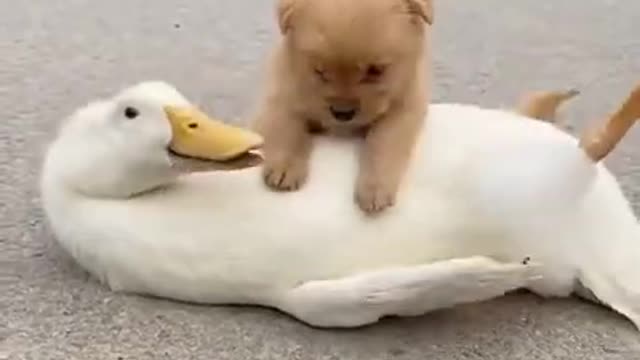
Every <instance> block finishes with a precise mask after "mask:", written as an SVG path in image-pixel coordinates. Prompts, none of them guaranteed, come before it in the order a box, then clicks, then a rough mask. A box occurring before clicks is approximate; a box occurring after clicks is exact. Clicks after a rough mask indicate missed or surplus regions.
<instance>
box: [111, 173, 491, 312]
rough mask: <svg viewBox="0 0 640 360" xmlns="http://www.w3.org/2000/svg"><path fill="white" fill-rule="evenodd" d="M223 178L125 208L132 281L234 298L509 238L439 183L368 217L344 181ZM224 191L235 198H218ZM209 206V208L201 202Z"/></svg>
mask: <svg viewBox="0 0 640 360" xmlns="http://www.w3.org/2000/svg"><path fill="white" fill-rule="evenodd" d="M216 175H217V177H216ZM219 175H220V174H211V175H200V176H196V177H193V178H191V179H189V180H188V181H187V183H184V184H183V186H182V187H181V188H177V189H174V190H173V191H172V192H171V195H169V194H168V193H167V194H164V195H163V199H164V200H166V203H167V204H171V205H170V207H169V206H164V207H162V208H160V207H157V206H156V205H157V204H155V202H154V201H153V200H152V198H148V199H147V200H146V201H143V202H136V203H131V204H129V205H128V209H129V210H128V213H127V214H126V215H125V214H124V213H123V214H122V221H123V226H125V225H124V223H125V221H126V219H125V217H128V218H138V217H139V218H140V219H143V220H142V221H140V222H138V223H137V224H136V226H135V227H133V226H132V227H131V229H130V230H129V231H130V234H129V235H128V236H130V237H131V239H132V240H133V241H132V244H130V245H128V246H127V248H126V249H123V251H122V253H120V254H118V255H117V256H118V257H123V258H126V260H123V261H122V263H123V264H122V266H123V267H124V266H126V267H127V268H128V271H129V272H130V273H129V274H127V275H126V276H125V275H123V276H122V278H124V279H126V280H125V281H127V282H129V283H131V285H129V286H130V287H141V286H143V284H144V286H154V287H156V288H154V289H153V292H158V291H160V290H161V289H158V288H157V287H158V286H160V287H164V286H165V285H166V284H169V285H170V286H166V291H171V292H172V293H174V294H176V295H180V296H188V295H187V294H194V295H192V296H190V297H191V298H197V299H206V300H207V301H215V302H224V301H229V302H237V301H242V299H248V300H253V299H255V297H256V296H263V295H264V294H266V293H269V292H270V291H276V292H277V291H280V290H283V289H289V288H291V287H293V286H296V285H299V284H300V283H303V282H307V281H313V280H322V279H330V278H339V277H343V276H348V275H351V274H354V273H357V272H362V271H367V270H374V269H381V268H384V267H390V266H402V265H413V264H425V263H429V262H432V261H435V260H438V259H445V258H452V257H464V256H471V255H478V254H487V255H495V256H500V255H502V254H500V253H496V251H497V250H499V249H501V248H502V246H501V245H499V243H500V242H502V241H504V238H502V237H501V236H500V234H498V233H497V232H495V231H493V229H492V228H491V227H490V226H487V223H486V222H484V221H482V219H481V218H480V217H479V214H478V213H477V212H475V211H473V209H471V208H469V207H468V206H467V205H466V202H465V201H463V200H464V199H461V198H460V199H458V198H456V197H454V196H452V195H451V194H449V195H448V196H446V198H445V197H443V196H442V195H441V194H442V192H441V190H440V189H436V188H433V187H426V186H425V187H422V188H420V189H414V190H412V192H411V195H412V196H411V197H405V198H403V199H402V205H401V206H397V207H394V208H391V209H388V212H387V213H386V214H384V215H383V216H381V217H379V218H376V219H371V218H367V217H366V216H365V215H363V214H362V213H361V211H360V210H359V209H358V207H357V206H356V205H355V204H354V203H353V202H352V201H351V199H352V198H351V197H350V196H349V195H350V194H351V193H350V192H349V190H350V189H348V188H347V189H344V191H338V190H336V189H333V190H330V188H329V187H327V185H326V184H325V185H321V184H320V183H315V182H310V183H309V184H308V187H305V188H303V189H301V190H300V191H299V192H296V193H292V194H281V193H272V192H269V191H265V190H264V188H263V187H262V184H261V183H259V182H260V181H261V180H260V177H259V174H258V173H257V170H256V173H255V174H252V175H249V174H244V175H242V176H238V177H237V178H234V176H232V175H229V176H225V177H224V178H222V177H220V176H219ZM249 179H255V182H254V181H253V180H249ZM236 186H237V187H238V189H237V190H238V191H235V190H234V189H235V187H236ZM317 186H321V187H322V188H323V189H326V190H320V189H319V188H318V187H317ZM220 189H226V191H228V192H230V193H233V194H234V196H233V197H225V196H222V194H223V192H221V191H220ZM240 189H242V191H240ZM164 200H163V201H164ZM203 203H208V204H210V207H207V208H206V210H203V208H202V207H201V206H196V204H203ZM136 214H139V215H136ZM152 234H156V236H155V237H154V236H153V235H152ZM143 239H144V240H143ZM135 247H137V249H134V248H135ZM133 256H135V257H139V259H134V258H133ZM126 264H130V265H128V266H127V265H126ZM140 264H144V266H143V267H142V266H140ZM156 278H157V279H162V282H159V281H157V280H155V279H156ZM134 282H135V283H134ZM207 285H208V287H207ZM248 300H247V301H248Z"/></svg>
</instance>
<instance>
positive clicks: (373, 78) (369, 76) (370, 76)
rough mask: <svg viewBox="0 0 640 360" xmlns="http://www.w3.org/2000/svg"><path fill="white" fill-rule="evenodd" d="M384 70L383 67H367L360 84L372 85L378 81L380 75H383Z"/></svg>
mask: <svg viewBox="0 0 640 360" xmlns="http://www.w3.org/2000/svg"><path fill="white" fill-rule="evenodd" d="M385 70H386V68H385V66H383V65H369V66H368V67H367V70H366V71H365V74H364V78H363V79H362V82H365V83H372V82H377V81H378V80H380V78H381V77H382V75H384V71H385Z"/></svg>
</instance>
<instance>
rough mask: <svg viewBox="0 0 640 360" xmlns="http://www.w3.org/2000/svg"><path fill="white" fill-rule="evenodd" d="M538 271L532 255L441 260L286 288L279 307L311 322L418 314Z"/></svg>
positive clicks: (517, 283)
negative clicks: (514, 260)
mask: <svg viewBox="0 0 640 360" xmlns="http://www.w3.org/2000/svg"><path fill="white" fill-rule="evenodd" d="M540 270H541V267H540V266H539V265H537V264H534V263H531V262H530V261H528V260H527V261H523V262H522V263H501V262H498V261H495V260H493V259H490V258H487V257H481V256H478V257H470V258H460V259H451V260H443V261H439V262H435V263H431V264H427V265H416V266H405V267H397V268H390V269H385V270H379V271H372V272H364V273H361V274H358V275H354V276H350V277H345V278H340V279H335V280H323V281H312V282H307V283H304V284H302V285H300V286H298V287H297V288H294V289H292V290H291V292H290V293H287V295H286V296H285V299H284V301H283V303H282V304H280V306H279V308H280V309H281V310H283V311H285V312H287V313H289V314H291V315H293V316H294V317H296V318H298V319H299V320H301V321H303V322H305V323H307V324H310V325H312V326H318V327H357V326H363V325H367V324H371V323H374V322H376V321H378V320H379V319H380V318H382V317H385V316H418V315H422V314H425V313H427V312H429V311H433V310H437V309H442V308H449V307H453V306H456V305H459V304H464V303H471V302H478V301H485V300H490V299H493V298H496V297H499V296H502V295H504V294H505V293H506V292H509V291H512V290H516V289H519V288H523V287H526V286H527V285H528V284H529V283H530V282H532V281H535V280H539V279H540V275H539V274H540Z"/></svg>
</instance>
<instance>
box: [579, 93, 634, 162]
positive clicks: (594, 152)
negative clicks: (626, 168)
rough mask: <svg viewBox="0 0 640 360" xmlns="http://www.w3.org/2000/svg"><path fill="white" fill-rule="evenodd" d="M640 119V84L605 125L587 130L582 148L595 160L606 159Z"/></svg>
mask: <svg viewBox="0 0 640 360" xmlns="http://www.w3.org/2000/svg"><path fill="white" fill-rule="evenodd" d="M638 119H640V84H639V85H637V86H636V87H635V88H634V89H633V91H632V92H631V94H630V95H629V96H628V97H627V99H626V100H625V102H624V103H622V105H621V106H620V107H619V108H618V109H617V110H616V111H615V112H614V113H612V114H611V115H610V116H609V118H608V119H607V121H606V122H605V124H604V126H603V127H598V128H592V129H589V130H587V131H586V132H585V133H584V134H583V135H582V137H581V138H580V148H582V149H583V150H584V152H585V153H586V154H587V156H588V157H589V158H590V159H591V160H593V162H599V161H600V160H602V159H604V158H605V157H606V156H607V155H608V154H609V153H610V152H611V151H612V150H613V149H614V148H615V147H616V145H618V143H619V142H620V141H621V140H622V138H623V137H624V136H625V134H626V133H627V132H628V131H629V129H630V128H631V126H632V125H633V124H634V123H635V122H636V120H638Z"/></svg>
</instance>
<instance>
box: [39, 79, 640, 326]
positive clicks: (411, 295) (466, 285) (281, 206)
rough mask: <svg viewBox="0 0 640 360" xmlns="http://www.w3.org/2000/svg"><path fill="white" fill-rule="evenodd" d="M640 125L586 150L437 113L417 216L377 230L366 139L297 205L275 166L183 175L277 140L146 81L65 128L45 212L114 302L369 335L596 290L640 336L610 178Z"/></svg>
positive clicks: (636, 276) (508, 122)
mask: <svg viewBox="0 0 640 360" xmlns="http://www.w3.org/2000/svg"><path fill="white" fill-rule="evenodd" d="M639 115H640V90H636V91H635V92H634V94H633V95H632V96H631V97H630V99H629V101H628V102H627V103H626V104H625V105H624V106H623V109H622V110H621V112H619V113H617V114H616V115H614V116H612V117H611V119H610V121H609V122H608V123H607V124H608V127H607V128H605V130H604V131H603V132H602V133H599V134H597V135H598V136H596V137H592V136H589V137H585V138H584V141H582V142H579V141H578V140H577V139H575V138H574V137H572V136H570V135H568V134H566V133H564V132H562V131H560V130H558V129H556V128H555V127H554V126H553V125H552V124H550V123H546V122H540V121H531V119H530V118H528V117H525V116H522V115H518V114H516V113H514V112H510V111H502V110H491V109H483V108H480V107H476V106H472V105H461V104H435V105H433V106H432V107H431V110H430V115H429V121H428V122H427V124H428V125H427V127H426V129H425V131H424V133H423V134H422V137H423V139H422V140H421V142H420V143H419V145H418V148H417V151H416V154H415V158H414V162H413V164H412V170H411V172H410V173H409V174H408V176H407V180H406V183H405V184H403V188H402V191H401V193H400V196H401V197H403V199H402V201H400V202H399V204H401V205H399V206H397V207H395V208H393V209H391V210H390V211H388V212H385V214H382V215H381V216H379V217H378V218H374V219H371V218H369V217H367V216H365V215H362V214H361V213H360V212H359V211H358V210H357V208H356V207H354V206H353V205H352V203H351V202H350V199H351V194H350V190H351V187H350V186H349V184H352V183H353V181H355V176H356V173H357V161H358V158H357V154H358V151H357V146H358V144H354V143H353V141H352V140H349V141H343V140H341V139H335V138H322V139H319V141H318V144H317V148H316V150H315V151H314V155H313V159H312V161H313V163H314V165H313V166H312V168H313V169H314V172H313V174H311V176H310V179H309V182H308V184H307V186H305V188H304V189H302V190H301V191H299V192H295V193H289V194H282V193H274V192H271V191H269V190H267V189H265V188H264V187H263V186H264V185H263V183H262V181H261V175H260V174H261V173H260V168H259V167H251V168H245V169H241V170H233V171H210V172H195V173H189V174H181V173H180V172H179V171H178V170H176V163H174V162H173V161H175V160H173V159H174V158H175V157H174V158H172V156H170V154H172V153H173V155H177V154H182V155H193V156H197V157H199V158H207V159H211V160H226V159H230V158H234V157H236V156H239V155H241V154H244V153H246V152H247V151H249V150H251V149H255V148H257V147H259V146H260V145H261V139H260V138H259V136H257V135H255V134H253V133H251V132H249V131H248V130H245V129H242V128H236V127H232V126H230V125H225V124H223V123H221V122H216V121H214V120H210V119H208V118H206V116H205V115H204V114H203V113H201V112H198V111H197V109H195V107H194V106H193V105H192V104H190V103H189V102H188V101H187V100H186V99H185V98H184V97H183V96H182V95H180V94H179V93H178V91H176V90H175V89H174V88H173V87H171V86H170V85H168V84H165V83H161V82H149V83H142V84H139V85H137V86H134V87H131V88H128V89H125V90H124V91H122V92H120V93H119V94H116V95H115V96H114V97H113V98H111V99H107V100H104V101H100V102H95V103H91V104H89V105H88V106H86V107H85V108H83V109H81V110H78V111H77V112H75V113H74V114H73V115H72V116H71V117H70V119H69V120H68V121H66V122H65V124H63V126H62V127H61V129H60V132H59V134H58V135H57V137H56V139H55V140H54V141H53V143H52V144H51V146H50V148H49V151H48V153H47V156H46V160H45V163H44V168H43V175H42V182H41V190H42V199H43V206H44V209H45V211H46V214H47V217H48V219H49V221H50V224H51V227H52V229H53V231H54V233H55V235H56V238H57V239H58V241H59V242H60V243H61V244H62V246H63V247H64V248H65V249H66V250H68V251H69V253H70V254H71V255H72V256H73V257H74V258H75V259H76V260H77V262H78V263H79V264H81V265H82V266H83V267H84V268H86V269H87V270H88V271H90V272H91V273H92V274H93V275H95V276H96V277H97V278H98V279H100V280H101V281H102V282H104V283H105V284H107V285H108V286H109V287H110V288H111V289H113V290H114V291H123V292H131V293H141V294H152V295H156V296H161V297H166V298H172V299H179V300H184V301H192V302H199V303H212V304H257V305H264V306H269V307H273V308H277V309H280V310H282V311H284V312H286V313H289V314H291V315H293V316H294V317H296V318H298V319H300V320H301V321H304V322H306V323H308V324H311V325H315V326H328V327H352V326H360V325H364V324H369V323H373V322H375V321H377V320H378V319H379V318H381V317H383V316H386V315H400V316H410V315H419V314H423V313H425V312H427V311H430V310H434V309H439V308H443V307H450V306H453V305H456V304H461V303H467V302H472V301H481V300H487V299H491V298H494V297H497V296H500V295H502V294H504V293H505V292H507V291H510V290H513V289H517V288H527V289H530V290H532V291H534V292H536V293H538V294H541V295H545V296H567V295H569V294H571V293H572V292H573V291H574V290H575V289H576V288H575V286H576V284H577V283H580V284H582V285H583V286H584V287H586V288H588V289H589V290H590V291H591V292H593V294H594V295H595V296H596V297H597V298H598V299H599V300H600V301H602V302H604V303H606V304H608V305H609V306H611V307H612V308H614V309H616V310H617V311H619V312H621V313H622V314H624V315H626V316H627V317H628V318H629V319H631V320H632V321H633V322H634V323H635V324H636V325H640V270H637V269H638V268H639V267H638V265H637V264H640V246H639V245H640V244H638V241H639V239H640V229H639V227H638V224H637V221H636V218H635V216H634V214H633V212H632V210H631V208H630V207H629V205H628V203H627V201H626V199H625V198H624V196H623V194H622V192H621V191H620V189H619V186H618V184H617V183H616V180H615V178H614V177H613V176H612V175H611V174H610V172H609V171H608V170H607V169H606V168H605V167H604V166H603V165H601V164H600V163H598V161H599V160H600V159H601V158H602V157H604V156H605V155H606V154H607V153H608V152H609V151H610V150H611V149H612V148H613V146H614V145H615V143H617V141H618V140H620V138H622V136H623V135H624V131H618V130H620V129H628V127H629V126H630V124H631V123H632V121H633V120H635V118H637V117H638V116H639ZM612 129H613V130H612ZM529 259H531V261H527V260H529Z"/></svg>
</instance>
